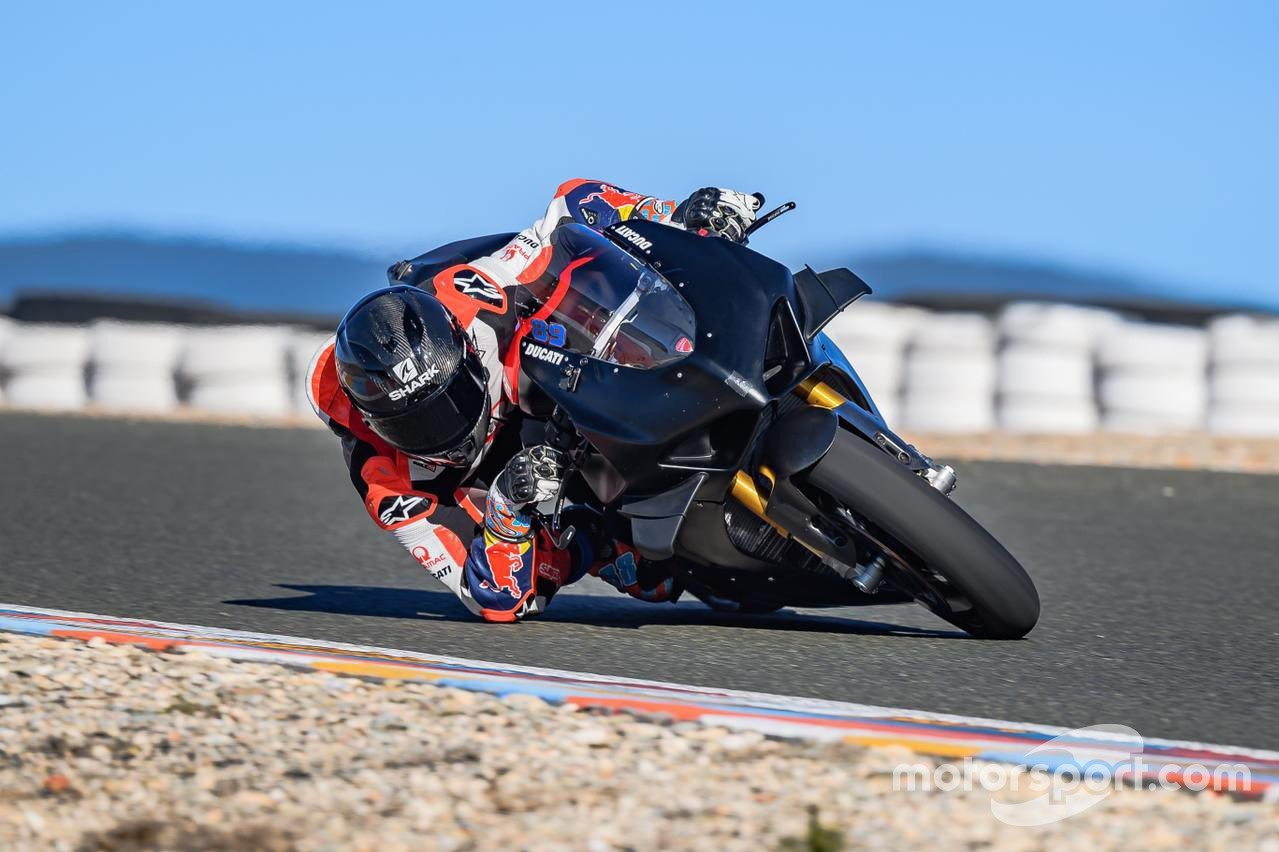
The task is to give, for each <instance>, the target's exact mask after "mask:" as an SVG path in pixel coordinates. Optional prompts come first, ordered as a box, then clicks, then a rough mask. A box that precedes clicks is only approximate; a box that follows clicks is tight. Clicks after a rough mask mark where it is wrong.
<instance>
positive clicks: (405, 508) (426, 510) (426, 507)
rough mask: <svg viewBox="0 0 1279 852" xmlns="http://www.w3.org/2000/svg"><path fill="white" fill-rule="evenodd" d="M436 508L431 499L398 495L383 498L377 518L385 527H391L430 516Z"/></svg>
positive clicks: (378, 508)
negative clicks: (423, 516)
mask: <svg viewBox="0 0 1279 852" xmlns="http://www.w3.org/2000/svg"><path fill="white" fill-rule="evenodd" d="M434 508H435V503H434V501H432V500H431V498H430V497H425V496H421V495H410V494H397V495H395V496H393V497H383V498H382V502H381V503H379V504H378V507H377V516H378V520H380V521H381V522H382V525H383V526H387V527H389V526H393V525H394V524H401V523H404V522H405V521H407V520H409V519H410V518H416V517H417V516H418V515H429V514H430V513H431V510H432V509H434Z"/></svg>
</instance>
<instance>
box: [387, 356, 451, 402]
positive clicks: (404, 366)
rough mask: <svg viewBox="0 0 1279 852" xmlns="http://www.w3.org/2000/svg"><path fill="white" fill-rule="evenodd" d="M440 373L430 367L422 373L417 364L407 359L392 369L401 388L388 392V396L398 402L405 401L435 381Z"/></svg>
mask: <svg viewBox="0 0 1279 852" xmlns="http://www.w3.org/2000/svg"><path fill="white" fill-rule="evenodd" d="M439 372H440V368H439V367H435V366H431V367H428V368H427V369H426V371H425V372H422V371H421V370H419V369H418V368H417V364H415V363H413V359H412V358H405V359H404V360H403V361H401V362H400V363H398V364H396V365H395V366H394V367H392V368H391V374H392V375H394V376H395V378H397V379H399V381H400V384H401V387H398V388H393V389H392V390H390V391H388V392H387V396H389V397H390V398H391V399H394V400H397V401H398V400H401V399H404V398H405V397H406V396H408V395H409V394H411V393H413V392H414V391H415V390H419V389H420V388H422V387H423V386H424V385H426V383H427V382H429V381H431V379H434V378H435V377H436V375H437V374H438V373H439Z"/></svg>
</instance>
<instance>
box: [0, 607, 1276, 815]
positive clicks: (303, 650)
mask: <svg viewBox="0 0 1279 852" xmlns="http://www.w3.org/2000/svg"><path fill="white" fill-rule="evenodd" d="M0 631H6V632H11V633H22V634H27V635H36V636H50V637H57V638H69V639H79V640H82V641H88V640H91V639H99V640H102V641H105V642H108V643H115V644H133V645H140V646H144V647H148V648H151V649H153V650H159V651H163V650H169V651H184V650H192V651H200V652H203V653H207V654H211V655H214V656H220V657H228V658H232V659H237V660H246V661H253V662H264V663H277V664H283V665H290V666H297V667H302V668H309V669H314V670H317V671H327V672H331V673H335V674H343V675H353V676H359V677H368V678H375V679H385V680H413V681H424V682H429V683H433V684H436V685H438V686H445V687H453V688H457V689H465V690H470V691H475V692H485V693H489V694H493V695H498V696H506V695H515V694H518V695H532V696H536V697H538V698H542V699H543V700H545V701H548V702H550V703H553V704H572V705H576V706H580V707H586V708H594V709H597V710H601V711H606V712H632V713H638V714H644V715H655V716H664V717H668V718H671V719H675V720H679V721H692V722H700V723H702V724H705V725H712V726H719V727H725V728H731V729H737V730H751V731H756V732H758V733H761V734H765V735H769V736H778V737H785V738H792V739H807V740H818V741H827V742H844V743H853V744H859V745H866V746H898V747H904V748H906V749H909V750H911V751H913V752H916V753H919V754H922V755H931V756H937V757H944V758H960V759H962V758H969V759H973V760H986V761H994V762H998V763H1005V764H1013V765H1020V766H1039V767H1045V768H1048V769H1050V770H1053V769H1060V768H1062V767H1070V766H1074V765H1078V761H1079V757H1078V755H1079V754H1081V753H1085V754H1087V756H1088V765H1089V766H1090V767H1091V766H1094V765H1103V766H1104V765H1118V764H1119V763H1121V762H1123V761H1125V760H1127V759H1128V758H1129V757H1131V756H1132V755H1133V754H1134V753H1140V754H1141V756H1142V760H1143V764H1144V771H1145V774H1144V775H1143V776H1142V778H1141V779H1140V780H1142V781H1146V780H1154V779H1156V778H1159V779H1160V780H1165V779H1166V780H1168V781H1172V782H1177V783H1181V782H1184V781H1185V780H1186V779H1187V776H1186V772H1187V770H1191V769H1192V768H1193V767H1205V768H1207V769H1208V770H1209V771H1210V772H1211V773H1212V775H1213V777H1216V776H1217V774H1218V773H1217V772H1215V771H1214V770H1216V769H1217V768H1221V767H1226V766H1242V767H1245V768H1246V770H1247V780H1246V782H1245V783H1243V784H1242V785H1239V786H1236V787H1234V788H1230V789H1227V788H1224V787H1218V786H1216V785H1215V784H1214V785H1209V786H1208V787H1207V789H1210V790H1213V789H1215V790H1218V791H1219V792H1232V793H1234V794H1237V795H1241V796H1243V797H1246V798H1261V797H1264V798H1266V799H1272V798H1275V797H1276V795H1279V752H1273V751H1265V750H1260V749H1249V748H1242V747H1236V746H1222V745H1210V744H1205V743H1197V742H1188V741H1178V740H1161V739H1144V740H1140V741H1135V740H1134V739H1133V738H1126V737H1123V736H1120V735H1107V734H1103V733H1098V732H1094V731H1089V732H1087V733H1084V734H1081V733H1080V732H1078V731H1072V730H1069V729H1065V728H1058V727H1052V726H1047V725H1036V724H1029V723H1021V722H1008V721H1000V720H993V719H981V718H974V717H966V716H953V715H945V714H937V713H928V712H924V711H916V710H905V709H898V708H889V707H876V706H872V705H862V704H852V703H847V702H840V701H826V700H821V699H808V698H797V697H790V696H783V695H771V694H767V693H754V692H743V691H738V690H726V689H725V690H721V689H708V688H704V687H696V686H686V685H681V684H675V683H664V682H660V681H645V680H631V679H627V678H617V677H610V676H606V675H597V674H589V673H584V672H570V671H561V670H555V669H539V668H532V667H527V666H514V665H504V664H498V663H489V662H483V661H478V660H466V659H459V658H453V657H441V656H434V655H428V654H421V653H416V652H412V651H400V650H394V649H389V648H377V647H373V646H365V645H347V644H342V643H336V642H325V641H320V640H314V639H304V638H300V637H293V636H279V635H274V634H265V633H251V632H245V631H237V630H224V629H219V628H212V627H200V626H196V625H188V624H172V623H167V622H159V621H148V620H142V619H130V618H115V617H112V616H106V615H94V614H90V613H77V612H66V611H62V610H52V609H40V608H35V607H24V606H17V605H13V604H3V603H0ZM1050 741H1051V742H1050ZM1054 746H1056V747H1057V748H1054ZM1072 754H1073V755H1074V756H1072ZM1133 780H1134V781H1136V780H1138V779H1133Z"/></svg>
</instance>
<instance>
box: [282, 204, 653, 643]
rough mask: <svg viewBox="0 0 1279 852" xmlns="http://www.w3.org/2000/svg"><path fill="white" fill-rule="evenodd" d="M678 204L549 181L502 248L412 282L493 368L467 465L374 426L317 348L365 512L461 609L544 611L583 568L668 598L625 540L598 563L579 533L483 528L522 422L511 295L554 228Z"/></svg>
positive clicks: (532, 273)
mask: <svg viewBox="0 0 1279 852" xmlns="http://www.w3.org/2000/svg"><path fill="white" fill-rule="evenodd" d="M675 207H676V203H675V202H674V201H669V200H663V199H658V198H656V197H654V196H642V195H638V194H636V193H631V192H626V191H624V190H620V189H618V188H616V187H614V186H611V185H609V184H605V183H601V182H599V181H591V180H583V179H578V180H571V181H568V182H566V183H564V184H561V185H560V187H559V188H558V189H557V190H556V193H555V197H554V198H553V199H552V200H551V203H550V205H549V206H548V207H547V209H546V214H545V215H544V216H543V217H542V218H541V219H539V220H537V221H536V222H534V223H533V225H532V226H531V227H529V228H526V229H524V230H523V231H521V232H520V233H519V234H517V235H516V236H515V238H514V239H512V240H511V241H510V242H509V243H507V244H506V245H505V246H504V247H503V248H501V249H500V250H498V251H496V252H494V253H493V254H491V255H489V256H487V257H482V258H479V259H477V260H474V261H472V262H471V263H469V264H460V265H458V266H454V267H450V268H449V269H445V270H443V271H441V272H439V273H437V274H435V275H434V276H433V277H432V278H430V279H429V280H423V281H419V282H417V285H418V286H420V287H422V288H424V289H426V290H428V291H429V292H431V293H432V294H433V295H435V296H436V298H438V299H439V300H440V301H441V302H443V303H444V304H445V305H446V306H447V307H448V308H449V309H450V310H451V311H452V312H453V313H454V314H455V315H456V316H457V318H458V320H459V321H460V322H461V324H462V326H463V328H465V329H467V331H468V332H469V333H470V334H471V336H472V339H473V340H474V341H475V345H476V348H477V349H478V350H479V353H480V357H481V360H482V361H483V363H484V367H485V369H486V370H487V372H488V390H489V400H490V403H491V405H492V417H491V419H490V425H489V435H488V441H487V443H486V446H485V448H484V451H483V452H482V453H481V454H480V456H479V458H477V459H476V462H475V464H474V465H472V467H471V468H469V469H465V470H463V469H458V468H450V467H442V466H436V465H431V464H429V463H426V462H423V461H422V460H420V459H417V458H414V457H412V456H408V455H405V454H404V453H401V452H399V451H398V450H396V449H395V448H394V447H391V446H390V445H389V444H387V443H386V442H385V441H383V440H382V439H381V438H380V437H379V436H378V435H376V434H375V433H374V432H373V431H372V430H370V429H369V428H368V426H367V425H365V423H364V422H363V420H362V419H361V418H360V415H359V412H357V411H356V410H355V409H354V408H353V406H352V405H351V403H350V400H349V399H348V397H347V396H346V394H345V392H344V391H343V390H342V388H341V387H340V385H339V384H338V376H337V371H336V369H335V366H334V360H333V341H329V342H328V343H326V344H325V345H324V346H323V347H321V349H320V351H319V352H317V353H316V355H315V357H314V358H313V359H312V362H311V365H310V368H309V371H308V382H307V393H308V396H309V397H310V400H311V404H312V406H313V407H314V408H315V411H316V413H317V414H318V415H319V417H320V418H321V419H322V420H323V421H324V422H325V423H326V424H327V425H328V426H329V428H330V429H332V430H333V431H334V432H335V433H337V435H338V436H339V437H340V438H341V439H342V449H343V453H344V455H345V457H346V462H347V467H348V468H349V470H350V475H351V481H352V483H353V484H354V485H355V488H356V490H357V491H358V492H359V494H360V496H361V497H362V498H363V500H364V508H365V509H366V510H367V511H368V513H369V516H370V517H371V518H372V519H373V521H374V523H376V524H377V525H378V526H380V527H381V528H382V529H384V530H387V531H388V532H390V533H391V534H392V535H394V536H395V538H396V539H397V540H398V541H399V542H400V543H401V544H402V545H404V547H405V548H406V549H407V550H408V551H409V552H410V553H411V554H412V555H413V557H414V558H415V559H416V560H417V561H418V562H419V563H420V564H421V565H422V567H423V568H425V569H426V570H427V571H428V572H429V573H430V574H431V576H433V577H434V578H435V579H437V580H439V581H440V582H442V583H443V584H444V585H445V586H447V587H448V589H449V590H450V591H451V592H453V594H455V595H457V597H458V598H459V599H460V600H461V601H462V602H463V603H464V604H465V605H466V607H467V609H469V610H470V611H471V612H473V613H475V614H477V615H480V616H481V617H483V618H484V619H485V620H487V621H515V620H517V619H518V618H520V617H523V616H525V615H532V614H535V613H537V612H540V611H541V610H542V609H543V608H544V607H545V605H546V602H547V600H548V599H549V595H550V594H554V592H555V590H557V589H558V588H559V587H561V586H563V585H566V584H567V583H570V582H573V581H575V580H577V579H579V578H580V577H581V576H582V575H583V574H584V573H586V571H587V570H588V568H589V569H590V570H591V572H592V573H595V574H598V575H599V576H601V577H603V578H604V579H605V580H607V581H608V582H610V583H612V584H613V585H614V586H617V587H618V588H619V589H621V590H622V591H625V592H628V593H629V594H632V595H634V596H635V597H638V598H641V599H643V600H665V599H668V598H669V597H670V596H671V594H672V591H673V586H672V584H671V582H670V581H669V580H665V581H663V582H661V583H658V584H654V588H641V584H639V583H638V582H637V580H636V569H635V560H634V557H633V555H632V554H631V552H630V551H629V550H628V549H626V548H624V547H623V548H617V554H618V556H617V558H616V559H614V560H613V561H612V562H601V561H600V560H596V559H595V558H594V554H592V553H591V551H590V547H591V545H590V542H589V537H587V536H578V537H577V539H576V540H575V542H574V546H573V547H571V548H570V549H569V550H566V551H557V550H555V549H553V548H551V547H549V546H547V545H548V543H547V542H545V541H543V540H541V539H540V538H538V537H534V538H533V539H531V540H529V541H524V542H511V541H503V540H500V539H497V538H496V537H494V536H492V535H491V534H486V533H484V532H483V531H482V530H483V519H484V508H485V489H486V488H487V485H488V484H489V483H491V482H492V481H493V480H494V479H495V478H496V476H497V475H498V473H500V472H501V470H502V468H503V466H504V465H505V464H506V462H507V461H508V460H509V459H510V458H511V457H512V456H513V455H515V453H517V452H518V451H519V449H520V440H519V434H518V432H519V428H518V425H519V424H518V422H517V421H519V420H521V419H522V415H521V414H520V412H519V410H518V408H517V407H516V406H515V405H514V400H515V394H516V393H517V387H518V374H517V371H516V369H515V366H516V363H517V362H516V360H515V358H516V357H517V356H515V355H514V354H513V353H511V350H512V349H514V347H513V346H512V342H513V341H514V339H515V337H516V331H517V326H518V316H517V312H516V306H517V304H523V302H524V301H526V300H527V297H528V294H527V292H526V291H525V290H524V285H528V284H530V283H532V282H534V281H536V280H537V279H538V277H539V276H541V275H542V274H543V273H544V272H545V270H546V267H547V264H548V263H549V262H550V259H551V252H552V249H551V246H550V237H551V233H552V232H553V231H554V230H555V228H556V227H558V226H559V225H561V224H563V223H565V222H580V223H582V224H585V225H587V226H589V227H592V228H595V229H597V230H602V229H604V228H606V227H608V226H609V225H612V224H613V223H615V222H618V221H622V220H624V219H629V218H634V217H641V218H645V219H650V220H652V221H656V222H662V223H665V224H670V223H671V217H672V215H673V214H674V212H675ZM411 269H412V266H411V264H408V263H405V264H397V265H396V266H395V267H392V274H393V277H394V278H395V279H396V281H397V282H399V281H402V280H403V279H404V278H405V277H408V276H407V273H408V272H410V271H411ZM477 274H478V276H479V279H478V280H477V278H476V275H477ZM459 279H460V280H459ZM508 355H509V356H510V357H508ZM539 579H540V581H541V585H542V589H541V590H539V588H538V586H539Z"/></svg>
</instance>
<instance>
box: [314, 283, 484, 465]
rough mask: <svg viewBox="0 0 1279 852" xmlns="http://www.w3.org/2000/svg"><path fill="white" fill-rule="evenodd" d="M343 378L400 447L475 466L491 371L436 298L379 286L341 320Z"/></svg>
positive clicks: (360, 406) (371, 421)
mask: <svg viewBox="0 0 1279 852" xmlns="http://www.w3.org/2000/svg"><path fill="white" fill-rule="evenodd" d="M334 361H335V362H336V366H337V373H338V381H339V382H340V383H341V385H342V389H343V390H345V391H346V394H347V396H349V397H350V398H351V402H352V404H354V406H355V408H356V409H357V410H358V411H359V412H360V414H361V415H363V416H364V422H366V423H367V424H368V425H369V428H370V429H372V430H373V431H374V432H376V433H377V434H378V435H379V436H381V437H382V438H383V439H384V440H385V441H386V442H387V443H388V444H390V445H391V446H393V447H395V448H396V449H397V450H400V451H401V452H405V453H408V454H410V455H413V456H418V457H420V458H425V459H428V460H430V461H433V462H437V463H441V464H448V465H455V466H470V465H471V463H472V462H474V461H475V458H476V456H478V455H479V453H480V450H482V449H483V448H484V442H485V439H486V438H487V437H488V422H489V401H488V376H487V372H486V371H485V369H484V365H483V364H482V363H481V362H480V356H479V353H478V352H477V351H476V350H475V344H474V343H473V342H472V341H471V338H470V337H469V336H468V335H467V333H466V332H465V331H464V330H463V329H462V326H461V325H460V324H459V323H458V321H457V318H456V317H454V316H453V314H452V313H450V312H449V310H448V308H446V307H444V305H442V304H440V302H439V300H438V299H436V298H435V297H434V296H432V295H430V294H429V293H426V292H425V291H423V290H419V289H418V288H416V287H410V286H407V285H404V284H401V285H397V286H394V287H387V288H386V289H384V290H377V291H375V292H373V293H370V294H369V295H367V296H365V297H364V298H363V299H361V300H360V301H359V302H357V303H356V304H355V307H353V308H351V310H350V311H348V312H347V314H346V316H345V317H343V318H342V322H340V323H339V324H338V330H337V344H336V346H335V347H334Z"/></svg>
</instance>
